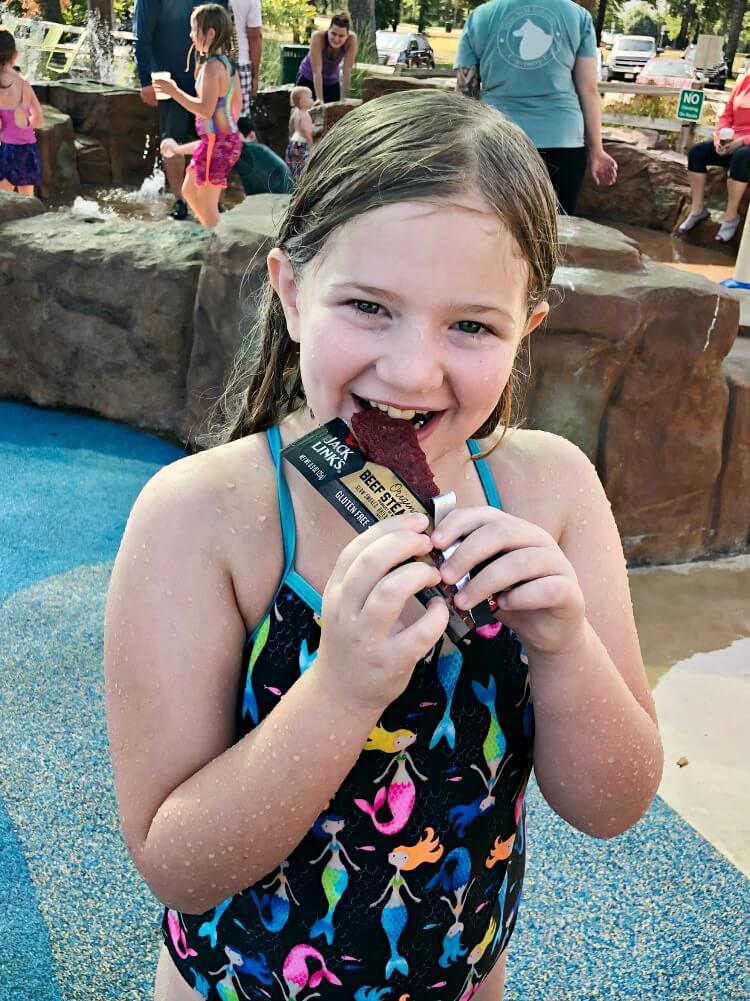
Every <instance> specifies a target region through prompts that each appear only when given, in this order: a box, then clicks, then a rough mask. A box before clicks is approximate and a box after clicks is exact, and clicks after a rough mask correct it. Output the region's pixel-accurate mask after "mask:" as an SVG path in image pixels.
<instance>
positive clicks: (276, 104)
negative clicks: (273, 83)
mask: <svg viewBox="0 0 750 1001" xmlns="http://www.w3.org/2000/svg"><path fill="white" fill-rule="evenodd" d="M291 89H292V88H291V85H289V86H286V87H272V88H269V89H268V90H262V91H260V92H259V93H258V94H257V95H256V98H255V100H254V102H253V119H254V120H255V125H256V128H257V133H258V138H259V139H260V141H261V142H262V143H264V144H265V145H266V146H270V147H271V149H272V150H273V151H274V153H276V154H277V155H278V156H280V157H281V158H282V159H283V157H284V153H285V152H286V145H287V142H288V141H289V111H290V104H289V94H290V91H291Z"/></svg>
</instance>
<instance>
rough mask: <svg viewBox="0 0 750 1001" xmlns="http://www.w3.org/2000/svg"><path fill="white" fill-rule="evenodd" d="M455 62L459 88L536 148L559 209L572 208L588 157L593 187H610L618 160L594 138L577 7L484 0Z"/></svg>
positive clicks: (591, 48)
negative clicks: (493, 110)
mask: <svg viewBox="0 0 750 1001" xmlns="http://www.w3.org/2000/svg"><path fill="white" fill-rule="evenodd" d="M455 66H456V68H457V70H458V77H457V83H456V85H457V89H458V90H460V91H462V92H463V93H465V94H466V95H467V96H469V97H475V98H478V99H480V100H481V101H483V102H484V103H486V104H490V105H492V106H493V107H495V108H497V110H498V111H502V112H503V114H504V115H506V116H507V117H508V118H510V119H511V121H513V122H515V123H516V125H518V126H520V128H522V129H523V130H524V132H525V133H526V134H527V135H528V137H529V138H530V139H531V141H532V142H533V143H534V145H535V146H536V147H537V149H538V150H539V153H540V155H541V157H542V159H543V160H544V162H545V163H546V165H547V169H548V170H549V174H550V178H551V180H552V184H553V186H554V188H555V191H556V192H557V197H558V201H559V203H560V208H561V210H562V211H563V212H566V213H568V214H571V215H572V214H573V213H574V212H575V204H576V200H577V198H578V194H579V192H580V190H581V185H582V183H583V177H584V174H585V172H586V162H587V158H588V162H589V165H590V167H591V173H592V175H593V178H594V181H595V182H596V183H597V184H603V185H609V184H614V182H615V180H616V178H617V164H616V163H615V161H614V160H613V159H612V157H611V156H609V155H608V154H607V153H605V152H604V147H603V146H602V138H601V109H600V101H599V90H598V87H597V62H596V35H595V33H594V25H593V22H592V20H591V15H590V14H589V13H588V11H586V10H584V8H583V7H579V6H578V4H576V3H573V0H535V2H534V3H529V2H528V0H488V2H487V3H483V4H481V6H479V7H477V8H476V10H473V11H472V12H471V14H470V15H469V19H468V21H467V22H466V28H465V29H464V32H463V35H462V36H461V41H460V43H459V46H458V53H457V55H456V62H455ZM587 152H588V157H587Z"/></svg>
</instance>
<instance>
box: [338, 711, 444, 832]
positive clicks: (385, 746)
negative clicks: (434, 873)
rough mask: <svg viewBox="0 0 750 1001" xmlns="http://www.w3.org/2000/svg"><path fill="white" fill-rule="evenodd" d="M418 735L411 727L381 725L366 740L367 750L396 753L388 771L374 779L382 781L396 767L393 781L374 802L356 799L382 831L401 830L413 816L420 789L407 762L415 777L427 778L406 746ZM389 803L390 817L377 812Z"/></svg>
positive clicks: (410, 744) (381, 789) (379, 791)
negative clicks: (398, 728)
mask: <svg viewBox="0 0 750 1001" xmlns="http://www.w3.org/2000/svg"><path fill="white" fill-rule="evenodd" d="M416 739H417V735H416V734H415V733H414V732H413V731H412V730H393V731H391V730H386V729H384V728H383V727H382V726H380V725H378V726H376V727H375V729H374V730H373V731H372V733H371V734H370V736H369V737H368V738H367V743H366V744H365V750H366V751H385V753H386V754H393V755H395V757H393V758H392V759H391V761H390V762H389V763H388V766H387V768H386V769H385V771H384V772H383V773H382V774H381V775H378V777H377V778H376V779H375V782H376V783H378V782H382V781H383V779H384V778H385V777H386V775H387V774H388V772H389V771H390V770H391V769H392V768H393V767H394V765H395V767H396V770H395V772H394V773H393V777H392V779H391V782H390V785H389V786H388V787H386V786H381V787H380V788H379V789H378V791H377V793H376V794H375V799H374V800H373V802H372V805H371V804H370V803H368V802H367V800H366V799H355V800H354V802H355V804H356V805H357V806H358V807H359V808H360V810H364V812H365V813H366V814H367V815H368V816H369V817H370V818H371V820H372V822H373V824H374V825H375V829H376V830H377V831H379V832H380V833H381V834H398V832H399V831H400V830H402V829H403V828H404V827H405V825H406V823H407V822H408V820H409V817H411V812H412V810H413V809H414V804H415V802H416V799H417V790H416V787H415V785H414V782H413V780H412V778H411V776H410V775H409V771H408V769H407V767H406V765H407V763H408V764H409V765H410V767H411V770H412V771H413V772H414V774H415V775H416V777H417V778H418V779H420V780H421V781H422V782H426V781H427V776H426V775H422V773H421V772H420V771H418V770H417V767H416V765H415V764H414V762H413V760H412V758H411V755H410V754H409V752H408V751H407V750H406V748H407V747H411V746H412V744H414V743H415V741H416ZM386 801H387V803H386ZM385 805H387V807H388V811H389V813H390V818H389V819H387V820H381V819H379V818H378V816H377V815H378V813H379V812H380V810H381V809H382V808H383V806H385Z"/></svg>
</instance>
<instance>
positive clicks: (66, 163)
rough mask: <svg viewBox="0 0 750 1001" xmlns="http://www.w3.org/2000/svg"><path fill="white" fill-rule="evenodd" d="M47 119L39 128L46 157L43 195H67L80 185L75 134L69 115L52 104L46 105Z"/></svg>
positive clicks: (38, 140)
mask: <svg viewBox="0 0 750 1001" xmlns="http://www.w3.org/2000/svg"><path fill="white" fill-rule="evenodd" d="M42 111H43V112H44V122H43V124H42V125H40V126H39V128H37V129H36V130H35V131H36V141H37V143H38V144H39V154H40V156H41V159H42V183H41V185H40V188H39V193H40V194H41V196H42V198H44V199H48V198H53V197H58V198H59V197H62V198H65V197H66V196H69V195H71V194H73V193H74V192H76V191H77V190H78V188H79V186H80V178H79V176H78V166H77V163H76V151H75V136H74V134H73V123H72V121H71V119H70V116H69V115H66V114H63V113H62V112H60V111H58V110H57V108H53V107H51V106H50V105H48V104H43V105H42Z"/></svg>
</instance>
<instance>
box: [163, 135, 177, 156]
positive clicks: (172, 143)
mask: <svg viewBox="0 0 750 1001" xmlns="http://www.w3.org/2000/svg"><path fill="white" fill-rule="evenodd" d="M159 150H160V152H161V155H162V156H166V157H170V156H175V155H176V154H177V153H179V146H178V145H177V140H176V139H172V138H171V136H168V137H167V138H166V139H162V141H161V143H160V144H159Z"/></svg>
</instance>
